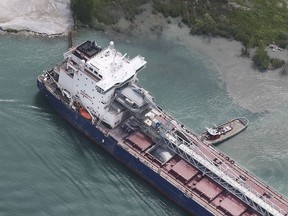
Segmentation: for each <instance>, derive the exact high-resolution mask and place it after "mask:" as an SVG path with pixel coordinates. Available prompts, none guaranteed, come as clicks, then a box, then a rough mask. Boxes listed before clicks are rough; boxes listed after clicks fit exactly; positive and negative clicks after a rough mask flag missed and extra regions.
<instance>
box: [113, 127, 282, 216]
mask: <svg viewBox="0 0 288 216" xmlns="http://www.w3.org/2000/svg"><path fill="white" fill-rule="evenodd" d="M179 127H181V126H179ZM185 130H186V129H185ZM186 132H188V133H187V134H188V136H189V139H191V140H192V141H193V143H194V144H196V146H197V148H198V149H199V151H201V152H202V153H203V155H205V157H206V159H207V160H210V161H213V162H214V163H215V166H217V167H219V168H220V167H221V168H222V169H223V170H226V175H227V176H231V177H235V176H238V178H236V179H235V181H244V182H245V185H246V187H247V188H248V189H249V190H251V191H253V193H254V194H255V195H256V196H257V197H259V198H261V199H263V201H264V200H265V202H266V203H269V205H271V206H275V208H276V209H277V210H279V211H281V212H282V214H283V215H285V214H287V213H288V201H287V200H286V199H285V198H284V197H282V196H281V195H279V194H277V193H276V192H275V191H274V189H272V188H270V187H269V186H267V185H266V184H265V183H263V182H261V181H259V180H258V179H257V178H256V177H255V176H254V175H252V174H251V173H249V172H248V171H246V170H245V169H244V168H242V167H241V166H239V165H237V164H236V163H235V162H234V161H233V160H231V159H230V158H229V157H228V156H227V155H225V154H223V153H222V152H219V151H217V150H216V149H215V148H213V147H211V146H208V145H206V144H204V143H203V142H201V141H200V140H199V139H198V136H197V135H195V134H193V133H191V132H189V131H188V130H186ZM108 133H109V134H110V135H111V136H112V137H114V138H115V139H116V140H120V141H119V143H120V145H121V146H122V147H123V148H124V149H125V150H126V151H128V152H129V153H130V154H132V155H133V156H134V157H136V158H138V159H139V160H140V161H141V162H142V163H144V164H146V165H147V166H148V167H150V168H151V169H152V170H154V172H157V173H158V174H159V175H161V176H162V177H163V178H164V179H166V180H168V181H169V182H170V183H171V184H173V185H174V186H175V187H177V188H179V189H180V190H181V191H182V192H183V193H184V194H186V196H187V197H193V199H194V200H196V201H197V202H199V203H200V204H201V205H202V206H205V207H206V208H208V209H209V210H210V211H211V212H212V213H213V214H214V215H232V216H240V215H243V216H257V215H261V214H260V213H258V212H256V211H255V210H254V209H252V208H251V207H250V206H249V205H247V204H246V203H245V202H243V201H242V200H240V199H239V198H237V197H236V196H235V195H233V194H232V193H230V192H229V191H228V190H227V189H225V188H223V187H222V186H221V185H219V184H218V183H217V182H215V181H214V180H212V179H211V178H209V177H208V176H206V175H205V174H204V173H203V172H201V171H200V170H199V169H197V168H196V167H194V166H193V165H192V164H190V163H188V162H187V161H186V160H184V159H183V158H181V157H180V156H179V155H177V154H175V155H173V157H171V158H170V159H169V160H167V161H165V162H164V163H163V161H159V159H157V157H155V156H153V154H151V149H153V148H154V147H155V146H157V144H155V143H154V142H153V140H152V139H151V137H149V136H148V135H147V134H145V133H144V132H142V131H141V130H140V129H137V130H133V131H132V133H131V131H130V132H129V133H127V132H125V130H123V128H121V126H119V127H116V128H114V129H112V130H109V132H108ZM187 134H186V135H187ZM280 209H281V210H280Z"/></svg>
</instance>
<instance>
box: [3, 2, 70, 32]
mask: <svg viewBox="0 0 288 216" xmlns="http://www.w3.org/2000/svg"><path fill="white" fill-rule="evenodd" d="M72 26H73V19H72V13H71V10H70V0H25V1H23V0H1V1H0V27H1V28H2V29H4V30H5V29H16V30H30V31H33V32H38V33H44V34H49V35H51V34H62V33H65V32H67V31H68V30H69V29H70V28H71V27H72Z"/></svg>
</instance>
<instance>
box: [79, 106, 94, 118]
mask: <svg viewBox="0 0 288 216" xmlns="http://www.w3.org/2000/svg"><path fill="white" fill-rule="evenodd" d="M79 113H80V115H81V116H82V117H84V118H85V119H87V120H92V116H91V115H90V114H89V113H88V112H87V110H86V109H85V108H83V107H81V108H80V109H79Z"/></svg>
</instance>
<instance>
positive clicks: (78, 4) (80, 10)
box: [71, 0, 94, 24]
mask: <svg viewBox="0 0 288 216" xmlns="http://www.w3.org/2000/svg"><path fill="white" fill-rule="evenodd" d="M93 8H94V3H93V0H85V1H82V0H71V9H72V11H73V17H74V19H75V20H76V21H80V22H81V23H82V24H90V23H91V21H92V19H93Z"/></svg>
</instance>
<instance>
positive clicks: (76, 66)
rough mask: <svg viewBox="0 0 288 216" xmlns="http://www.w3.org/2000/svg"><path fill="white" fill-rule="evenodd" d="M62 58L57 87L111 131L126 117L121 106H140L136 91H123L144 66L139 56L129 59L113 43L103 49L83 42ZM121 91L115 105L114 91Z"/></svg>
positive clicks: (138, 95) (129, 89) (134, 79)
mask: <svg viewBox="0 0 288 216" xmlns="http://www.w3.org/2000/svg"><path fill="white" fill-rule="evenodd" d="M64 57H65V59H66V64H65V65H64V66H63V65H62V66H59V67H60V68H59V82H58V84H59V86H58V87H59V88H60V90H61V91H62V93H63V94H68V95H70V97H71V100H72V101H79V103H80V104H81V105H82V106H83V107H84V108H85V109H86V110H87V111H88V112H89V113H90V114H91V115H92V117H95V118H97V119H99V120H101V121H103V122H105V123H106V124H108V125H109V126H110V127H112V128H113V127H115V126H116V125H117V124H118V123H119V122H120V121H121V120H122V118H123V116H124V115H125V111H124V109H123V105H126V104H127V105H129V106H131V108H132V107H134V106H135V105H137V104H138V105H139V99H140V98H141V97H142V96H141V95H140V93H139V91H138V90H135V89H131V86H130V87H127V89H126V90H125V85H126V84H128V83H130V84H133V83H135V82H136V81H137V79H136V76H137V72H138V71H139V70H140V69H142V68H143V67H144V66H145V65H146V61H145V59H144V58H143V57H142V56H140V55H138V56H136V57H134V58H133V59H129V58H128V57H127V56H126V54H124V55H123V54H121V53H120V52H118V51H117V50H116V49H115V47H114V43H113V42H112V41H111V42H110V45H109V46H108V47H107V48H106V49H103V50H102V49H101V48H100V47H98V46H97V45H96V44H95V42H90V41H86V42H85V43H83V44H81V45H80V46H78V47H77V48H74V49H71V50H70V51H68V52H67V53H65V54H64ZM61 67H62V68H61ZM127 86H128V85H127ZM120 88H121V90H122V92H123V95H122V96H123V97H121V98H119V101H120V102H117V101H116V100H115V96H116V95H117V94H115V91H116V90H120ZM120 92H121V91H120ZM124 93H126V94H127V93H128V95H126V96H124ZM135 94H136V95H135ZM131 98H132V99H131ZM133 99H135V102H138V103H136V104H135V103H134V100H133ZM121 102H122V104H121ZM71 104H72V103H71ZM142 105H143V104H142ZM126 112H127V111H126Z"/></svg>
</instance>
